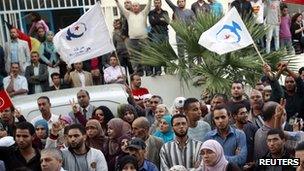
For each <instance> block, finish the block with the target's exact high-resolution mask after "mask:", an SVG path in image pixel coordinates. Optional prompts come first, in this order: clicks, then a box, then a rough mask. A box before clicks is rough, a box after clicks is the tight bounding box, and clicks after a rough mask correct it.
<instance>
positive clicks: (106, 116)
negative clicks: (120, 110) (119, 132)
mask: <svg viewBox="0 0 304 171" xmlns="http://www.w3.org/2000/svg"><path fill="white" fill-rule="evenodd" d="M113 118H114V115H113V113H112V111H111V110H110V109H109V108H108V107H106V106H99V107H98V108H96V109H95V110H94V111H93V113H92V119H96V120H98V121H99V123H100V125H101V128H102V130H103V132H104V133H106V134H107V124H108V122H109V121H110V120H111V119H113Z"/></svg>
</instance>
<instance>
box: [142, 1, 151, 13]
mask: <svg viewBox="0 0 304 171" xmlns="http://www.w3.org/2000/svg"><path fill="white" fill-rule="evenodd" d="M151 2H152V0H148V3H147V5H146V7H145V8H144V10H143V13H144V14H145V16H147V15H148V14H149V12H150V9H151Z"/></svg>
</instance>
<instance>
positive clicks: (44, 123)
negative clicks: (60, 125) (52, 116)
mask: <svg viewBox="0 0 304 171" xmlns="http://www.w3.org/2000/svg"><path fill="white" fill-rule="evenodd" d="M34 126H35V128H37V127H38V126H43V127H44V129H45V130H46V135H47V136H48V133H49V126H48V123H47V121H46V120H45V119H40V120H38V121H36V122H35V125H34Z"/></svg>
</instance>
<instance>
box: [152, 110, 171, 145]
mask: <svg viewBox="0 0 304 171" xmlns="http://www.w3.org/2000/svg"><path fill="white" fill-rule="evenodd" d="M162 119H164V120H165V121H166V122H167V124H168V125H169V128H168V131H167V132H161V131H160V130H159V129H158V130H156V131H155V133H154V134H153V135H154V136H156V137H159V138H161V139H162V140H163V141H164V142H165V143H166V142H170V141H172V140H173V139H174V132H173V128H172V125H171V119H172V116H171V115H170V114H166V115H164V116H163V117H162Z"/></svg>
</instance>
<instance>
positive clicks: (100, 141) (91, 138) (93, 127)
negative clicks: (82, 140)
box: [85, 119, 107, 155]
mask: <svg viewBox="0 0 304 171" xmlns="http://www.w3.org/2000/svg"><path fill="white" fill-rule="evenodd" d="M85 128H86V134H87V139H86V143H87V145H88V146H89V147H93V148H96V149H99V150H100V151H102V152H103V154H104V155H106V143H107V138H106V136H105V134H104V132H103V130H102V128H101V125H100V123H99V122H98V120H96V119H90V120H89V121H88V122H87V124H86V126H85Z"/></svg>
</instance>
